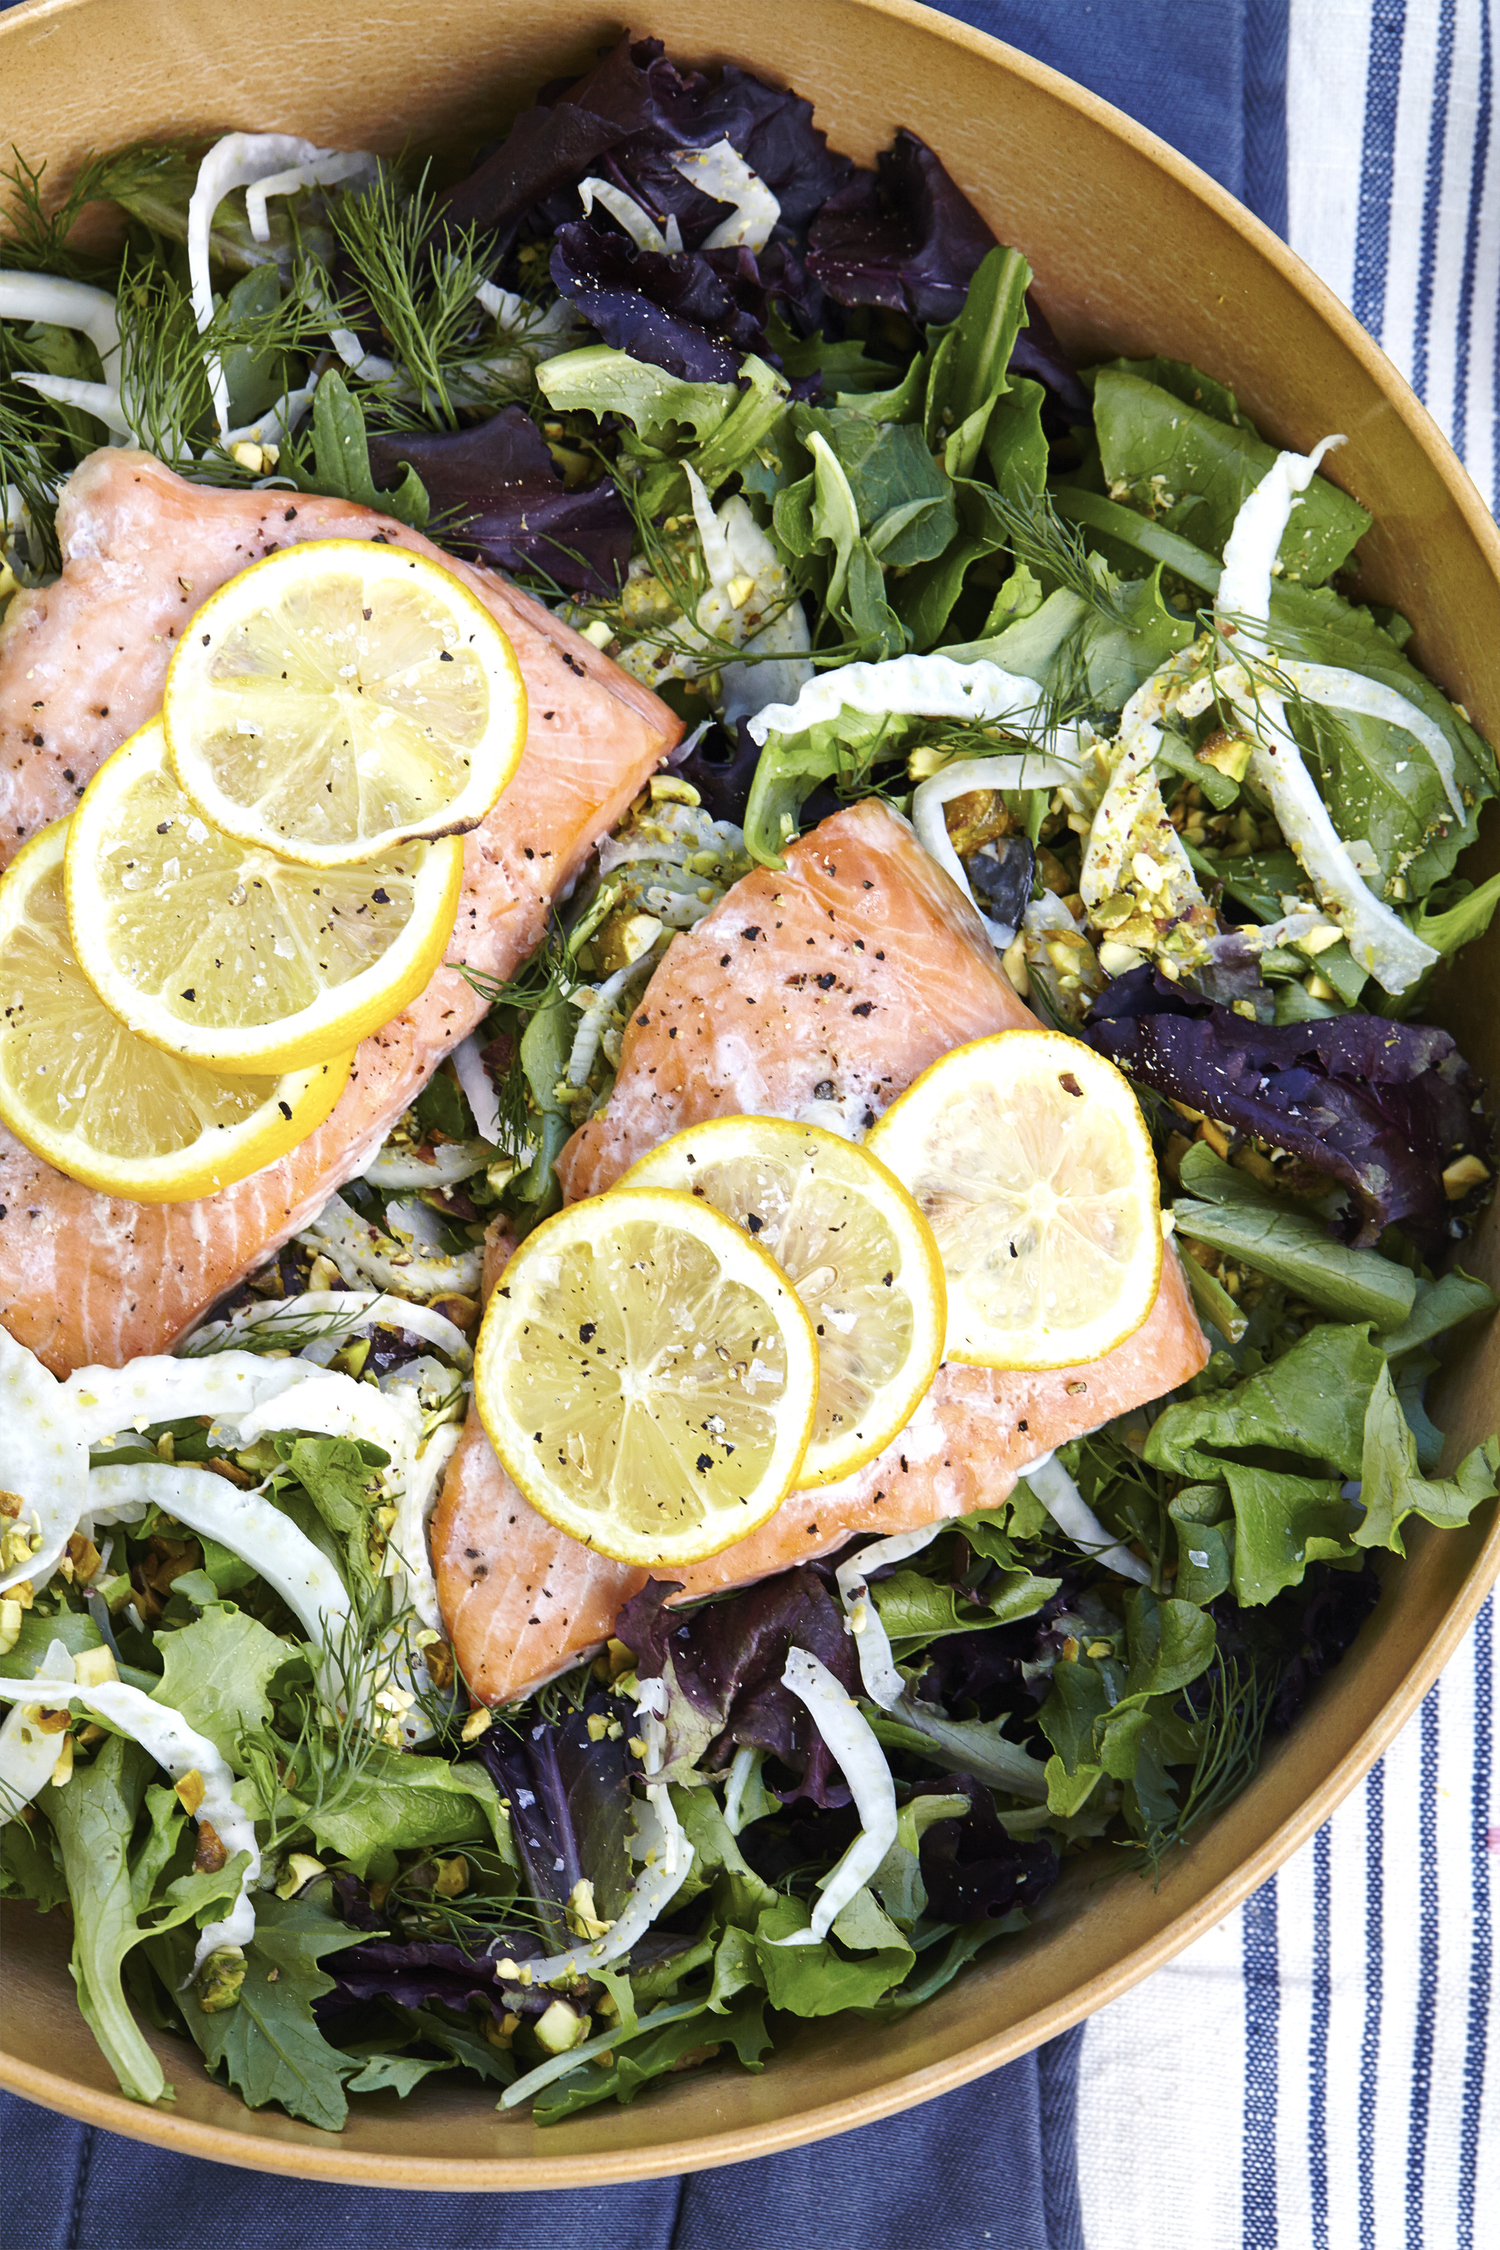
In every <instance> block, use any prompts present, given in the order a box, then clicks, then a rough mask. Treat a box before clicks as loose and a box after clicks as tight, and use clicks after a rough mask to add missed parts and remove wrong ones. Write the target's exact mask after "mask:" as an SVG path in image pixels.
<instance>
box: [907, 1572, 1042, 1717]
mask: <svg viewBox="0 0 1500 2250" xmlns="http://www.w3.org/2000/svg"><path fill="white" fill-rule="evenodd" d="M1082 1584H1083V1574H1082V1573H1081V1572H1077V1571H1070V1570H1064V1571H1063V1577H1062V1583H1061V1584H1060V1586H1059V1587H1058V1590H1057V1592H1056V1593H1055V1594H1054V1595H1053V1596H1052V1597H1051V1599H1050V1600H1049V1601H1046V1602H1044V1603H1043V1604H1042V1606H1041V1608H1040V1609H1039V1610H1037V1611H1035V1613H1034V1614H1033V1615H1032V1616H1030V1617H1022V1618H1018V1619H1017V1621H1016V1622H1015V1623H1014V1624H1013V1625H992V1626H990V1627H988V1628H987V1629H986V1630H985V1631H984V1632H980V1633H950V1634H948V1635H946V1636H945V1637H944V1638H943V1639H941V1640H936V1641H934V1642H933V1643H932V1645H931V1646H930V1648H929V1649H928V1650H927V1652H926V1670H925V1671H924V1672H923V1673H922V1675H921V1677H920V1678H919V1679H918V1681H917V1683H916V1690H915V1692H916V1695H917V1699H918V1701H919V1702H922V1703H935V1704H938V1705H940V1706H941V1707H942V1709H943V1710H944V1711H946V1712H947V1713H948V1714H949V1716H950V1717H952V1718H955V1719H968V1718H976V1719H983V1720H987V1721H988V1720H995V1719H998V1718H1001V1717H1004V1716H1007V1715H1015V1716H1017V1717H1021V1718H1030V1717H1032V1716H1033V1715H1034V1714H1035V1712H1036V1710H1037V1707H1038V1705H1040V1704H1042V1703H1044V1702H1045V1701H1046V1699H1047V1696H1048V1693H1049V1692H1050V1689H1051V1685H1052V1683H1051V1679H1050V1677H1049V1676H1048V1674H1047V1673H1045V1672H1037V1673H1034V1674H1033V1676H1032V1677H1031V1678H1030V1679H1028V1678H1027V1677H1026V1674H1025V1671H1024V1670H1023V1667H1024V1666H1027V1665H1032V1666H1035V1665H1038V1664H1041V1663H1044V1662H1045V1661H1046V1660H1048V1659H1049V1658H1053V1659H1055V1658H1056V1657H1057V1655H1058V1653H1059V1652H1060V1650H1061V1648H1062V1645H1063V1642H1064V1641H1065V1640H1066V1638H1067V1634H1066V1632H1065V1631H1059V1630H1058V1629H1057V1628H1056V1627H1055V1626H1054V1623H1053V1620H1054V1618H1056V1617H1058V1616H1060V1615H1061V1614H1062V1613H1063V1612H1064V1611H1065V1610H1067V1609H1069V1608H1070V1607H1071V1605H1072V1603H1073V1602H1074V1601H1075V1600H1076V1599H1077V1596H1078V1593H1079V1591H1080V1589H1081V1587H1082Z"/></svg>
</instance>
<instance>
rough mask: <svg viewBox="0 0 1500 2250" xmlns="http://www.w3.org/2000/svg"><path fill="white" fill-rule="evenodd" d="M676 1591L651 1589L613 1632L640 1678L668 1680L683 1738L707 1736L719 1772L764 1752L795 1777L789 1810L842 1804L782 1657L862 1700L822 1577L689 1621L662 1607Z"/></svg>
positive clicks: (749, 1594) (839, 1786)
mask: <svg viewBox="0 0 1500 2250" xmlns="http://www.w3.org/2000/svg"><path fill="white" fill-rule="evenodd" d="M677 1591H678V1588H677V1586H676V1585H675V1584H673V1583H671V1582H665V1583H664V1582H663V1581H662V1580H660V1579H655V1578H653V1579H651V1580H649V1581H648V1582H647V1584H646V1585H645V1587H643V1589H642V1590H641V1592H640V1593H639V1594H637V1595H636V1596H635V1598H634V1599H633V1600H632V1601H629V1602H627V1603H626V1605H625V1607H624V1608H623V1609H622V1610H621V1612H620V1614H619V1617H618V1618H617V1620H616V1622H615V1631H616V1633H617V1635H618V1636H619V1638H620V1639H621V1640H622V1641H623V1642H624V1643H625V1645H626V1647H627V1648H629V1649H632V1650H633V1651H634V1653H635V1656H636V1661H637V1669H638V1670H639V1672H640V1674H641V1676H642V1678H652V1679H656V1678H660V1677H662V1676H663V1675H666V1676H667V1678H668V1680H669V1684H670V1686H671V1689H672V1693H673V1697H674V1699H675V1698H680V1699H681V1701H682V1702H683V1704H684V1705H685V1706H686V1707H687V1709H686V1712H685V1713H684V1723H683V1725H682V1726H681V1729H680V1731H681V1732H682V1734H683V1735H684V1736H687V1737H691V1734H692V1731H693V1729H692V1716H691V1715H693V1714H696V1716H697V1718H698V1720H699V1722H700V1725H699V1728H698V1733H699V1737H700V1739H701V1738H702V1736H703V1735H704V1734H705V1733H706V1732H707V1728H708V1727H709V1726H711V1727H712V1729H713V1732H712V1734H711V1735H709V1736H708V1740H709V1743H710V1746H711V1747H710V1749H709V1753H708V1755H709V1758H710V1759H711V1760H713V1761H715V1762H722V1761H723V1759H724V1758H725V1757H726V1756H727V1754H728V1752H729V1751H730V1750H731V1749H738V1748H741V1747H747V1746H748V1747H749V1748H752V1749H757V1750H764V1751H766V1752H768V1753H769V1755H770V1756H772V1757H773V1758H775V1759H776V1760H777V1762H778V1764H780V1765H782V1766H785V1767H786V1768H787V1770H788V1771H789V1772H790V1773H792V1774H793V1775H795V1776H796V1777H797V1778H796V1786H795V1787H794V1788H792V1789H789V1790H787V1791H786V1792H785V1797H786V1801H787V1802H788V1803H790V1802H792V1801H793V1800H796V1799H804V1798H805V1799H809V1800H810V1801H811V1802H812V1803H813V1804H815V1805H817V1806H820V1807H824V1808H827V1807H836V1806H842V1805H846V1804H848V1802H849V1791H848V1788H847V1786H846V1785H845V1783H844V1781H843V1780H842V1778H841V1777H840V1774H839V1770H838V1767H837V1766H836V1765H835V1764H834V1762H833V1760H832V1758H830V1756H829V1754H828V1751H827V1749H826V1747H825V1745H824V1742H823V1738H822V1736H821V1735H820V1734H819V1732H818V1730H817V1728H816V1727H815V1726H814V1725H813V1722H812V1718H811V1716H810V1714H809V1712H808V1709H807V1706H806V1704H805V1703H803V1702H802V1701H801V1699H800V1697H798V1696H795V1695H793V1694H792V1692H791V1690H790V1689H789V1688H786V1687H783V1686H782V1683H781V1675H782V1673H783V1672H784V1671H785V1669H786V1660H787V1656H788V1653H789V1652H790V1651H791V1650H792V1649H793V1648H803V1649H806V1650H807V1651H808V1653H809V1655H812V1656H816V1657H817V1658H818V1659H819V1660H820V1661H821V1662H822V1663H824V1664H826V1665H827V1667H828V1669H829V1671H830V1672H832V1673H833V1674H834V1676H835V1678H836V1679H838V1680H841V1681H842V1682H843V1684H844V1686H845V1687H846V1688H848V1690H849V1691H850V1693H851V1694H857V1693H858V1692H859V1684H860V1682H859V1667H858V1664H857V1662H856V1659H855V1655H854V1644H853V1642H852V1641H851V1640H850V1638H849V1635H848V1634H847V1633H846V1632H845V1630H844V1614H843V1611H842V1610H841V1609H840V1607H839V1605H838V1603H837V1602H836V1601H835V1600H834V1598H833V1596H832V1595H831V1594H830V1592H829V1590H828V1587H827V1585H826V1584H825V1582H824V1580H823V1578H822V1576H821V1575H820V1574H819V1572H818V1571H817V1570H816V1569H815V1568H814V1567H812V1566H811V1565H807V1564H804V1565H802V1566H801V1567H800V1568H798V1569H796V1570H789V1571H785V1572H783V1573H782V1574H781V1575H780V1576H778V1577H775V1578H767V1579H763V1580H762V1582H761V1583H760V1584H759V1585H758V1586H751V1587H748V1588H747V1589H746V1591H745V1592H744V1593H742V1594H732V1595H730V1597H729V1598H728V1600H727V1601H720V1602H710V1603H708V1604H707V1605H706V1606H705V1607H704V1608H702V1609H697V1610H694V1611H692V1612H690V1613H689V1614H688V1615H687V1616H685V1617H682V1616H679V1615H678V1614H677V1613H676V1612H675V1611H672V1610H668V1609H666V1608H664V1607H663V1605H664V1603H665V1601H666V1599H667V1596H668V1595H669V1594H674V1593H676V1592H677ZM669 1664H670V1667H671V1669H670V1672H669V1671H668V1666H669ZM668 1727H669V1730H670V1729H671V1727H672V1715H671V1713H670V1711H669V1714H668Z"/></svg>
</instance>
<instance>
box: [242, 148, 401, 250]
mask: <svg viewBox="0 0 1500 2250" xmlns="http://www.w3.org/2000/svg"><path fill="white" fill-rule="evenodd" d="M361 172H363V173H365V174H366V175H367V176H368V177H369V178H371V179H374V178H377V177H378V175H379V172H380V159H379V157H378V156H372V155H371V154H370V151H369V150H368V149H362V148H360V149H349V150H347V151H344V150H338V149H330V150H328V151H327V152H326V153H325V154H323V155H321V156H315V157H312V158H310V159H309V160H308V162H306V163H305V164H293V165H291V166H289V167H288V169H287V170H286V171H284V172H272V173H270V174H268V175H267V177H266V178H264V179H255V180H251V181H249V182H248V184H247V185H246V188H245V217H246V218H247V219H248V220H249V222H250V232H251V234H252V235H253V236H254V238H255V240H256V241H257V242H269V241H270V239H271V220H270V215H269V213H268V212H267V210H266V204H267V203H268V202H269V200H270V198H271V197H272V196H273V195H296V194H297V192H298V190H299V189H301V188H307V187H336V186H337V185H338V183H339V181H340V180H352V179H354V178H356V177H357V176H358V175H359V174H360V173H361Z"/></svg>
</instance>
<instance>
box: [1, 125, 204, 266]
mask: <svg viewBox="0 0 1500 2250" xmlns="http://www.w3.org/2000/svg"><path fill="white" fill-rule="evenodd" d="M10 153H11V162H10V164H9V165H0V184H3V185H4V186H6V187H8V188H9V189H10V209H9V211H8V212H7V214H6V223H5V231H4V232H3V233H0V261H3V262H4V264H6V265H8V266H20V267H23V268H25V269H26V270H27V271H29V272H33V273H55V274H61V275H63V276H64V277H65V278H66V279H68V280H73V281H77V280H90V281H92V280H95V279H96V278H97V277H98V275H99V272H100V269H101V267H102V266H106V265H108V264H109V263H110V261H109V260H107V259H101V258H99V257H97V256H93V255H91V254H89V253H87V252H80V251H76V250H73V249H71V248H70V247H69V237H70V236H71V235H72V232H73V229H74V227H75V226H76V225H77V224H78V219H79V214H80V213H81V212H82V211H83V209H84V206H85V205H86V204H89V203H118V202H127V201H129V200H130V199H131V198H132V197H134V196H136V195H138V194H140V193H141V192H142V191H143V190H145V189H146V188H148V187H149V186H150V184H151V183H152V182H153V181H154V180H156V179H157V178H158V177H159V176H160V175H162V174H163V173H164V172H166V171H169V170H170V169H171V168H172V167H173V166H175V165H178V164H179V163H180V161H181V157H182V151H181V150H180V149H179V148H177V147H175V146H152V145H148V144H142V145H140V146H137V147H135V148H126V149H120V150H117V151H116V153H115V154H114V155H112V156H98V155H89V156H86V157H85V158H84V160H83V162H82V163H81V164H80V165H79V167H78V170H77V171H76V172H75V173H74V175H73V178H72V181H71V183H70V184H69V186H68V189H67V191H66V193H65V194H64V195H63V196H62V198H61V200H60V201H59V202H58V203H57V204H56V205H55V206H54V207H53V209H52V210H50V211H49V210H48V209H47V197H46V190H45V187H44V184H43V183H44V178H45V174H46V170H47V167H46V165H45V164H32V163H31V162H29V160H28V159H27V158H26V157H24V156H23V155H22V154H21V152H20V150H19V149H18V148H15V147H14V146H13V147H12V149H11V152H10Z"/></svg>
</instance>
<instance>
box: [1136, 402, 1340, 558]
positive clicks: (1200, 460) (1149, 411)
mask: <svg viewBox="0 0 1500 2250" xmlns="http://www.w3.org/2000/svg"><path fill="white" fill-rule="evenodd" d="M1199 380H1200V382H1201V378H1200V379H1199ZM1223 395H1224V394H1222V393H1221V394H1220V399H1219V401H1217V402H1216V403H1222V398H1223ZM1094 428H1095V430H1096V432H1097V434H1098V439H1099V453H1100V459H1101V462H1102V465H1103V469H1104V475H1105V477H1106V479H1107V481H1108V486H1109V491H1110V494H1111V496H1112V497H1114V498H1116V499H1120V500H1126V501H1128V502H1129V504H1130V505H1131V506H1132V507H1135V508H1138V509H1140V510H1141V511H1142V513H1144V514H1147V515H1151V516H1153V517H1155V519H1156V520H1157V521H1158V522H1159V523H1163V524H1165V525H1166V527H1167V529H1168V530H1169V531H1176V532H1180V533H1181V534H1182V536H1183V537H1184V538H1186V539H1189V540H1191V541H1192V542H1193V544H1194V545H1195V546H1196V547H1200V548H1202V549H1203V550H1204V551H1205V552H1207V553H1211V554H1215V555H1219V556H1222V555H1223V552H1224V542H1225V541H1226V540H1227V539H1228V537H1229V534H1230V532H1231V530H1232V529H1233V527H1234V519H1235V517H1236V515H1237V514H1238V513H1239V510H1240V508H1241V506H1242V505H1243V503H1244V502H1245V501H1246V500H1247V499H1248V498H1249V496H1250V494H1251V493H1252V492H1253V491H1254V489H1255V487H1256V485H1257V484H1259V482H1260V481H1261V479H1262V477H1264V476H1265V475H1266V474H1267V472H1268V471H1269V470H1270V469H1271V468H1273V467H1274V465H1275V462H1276V448H1275V447H1274V446H1271V445H1267V444H1266V443H1265V442H1264V441H1263V440H1262V439H1261V438H1258V437H1257V436H1256V435H1255V432H1254V431H1253V430H1252V429H1250V428H1249V427H1248V425H1247V424H1245V423H1244V422H1243V421H1239V422H1237V423H1230V422H1227V421H1223V420H1221V419H1220V418H1219V417H1218V416H1217V415H1216V414H1214V413H1213V412H1212V411H1205V409H1204V408H1203V407H1201V406H1194V405H1190V404H1189V403H1188V402H1187V401H1186V400H1185V399H1184V398H1183V397H1181V396H1180V395H1175V394H1174V393H1173V392H1172V391H1170V390H1167V389H1165V388H1163V386H1162V385H1161V384H1160V383H1159V382H1151V381H1148V380H1146V379H1145V378H1144V377H1143V376H1141V375H1138V374H1135V373H1132V372H1131V370H1130V368H1129V367H1128V365H1116V366H1113V367H1101V368H1100V369H1099V370H1098V373H1097V375H1096V377H1095V381H1094ZM1369 527H1370V517H1369V516H1368V515H1367V514H1366V512H1365V510H1364V509H1363V508H1361V507H1360V506H1359V504H1358V502H1357V501H1354V500H1351V499H1349V498H1348V497H1347V495H1346V494H1344V493H1342V492H1340V491H1339V490H1338V488H1337V486H1336V485H1333V484H1331V483H1329V481H1328V480H1327V478H1326V477H1316V478H1314V480H1313V482H1312V483H1311V484H1310V485H1309V487H1308V489H1307V491H1306V493H1305V494H1304V495H1303V499H1302V503H1301V505H1300V506H1299V507H1297V508H1294V509H1293V510H1292V515H1291V520H1290V522H1289V523H1288V525H1287V529H1286V534H1285V536H1284V537H1283V539H1282V542H1281V550H1280V560H1281V565H1282V570H1283V572H1284V574H1285V576H1286V577H1287V578H1291V579H1301V580H1303V581H1305V582H1306V583H1307V584H1308V585H1312V586H1316V585H1320V584H1321V583H1322V581H1323V580H1324V579H1325V578H1330V577H1331V576H1332V575H1333V573H1334V572H1335V571H1336V570H1340V569H1342V568H1343V566H1344V564H1345V563H1346V562H1347V561H1348V560H1349V557H1350V555H1351V553H1352V552H1353V550H1354V545H1355V542H1356V541H1357V540H1358V539H1360V538H1362V537H1363V535H1364V533H1365V532H1366V531H1368V529H1369Z"/></svg>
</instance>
